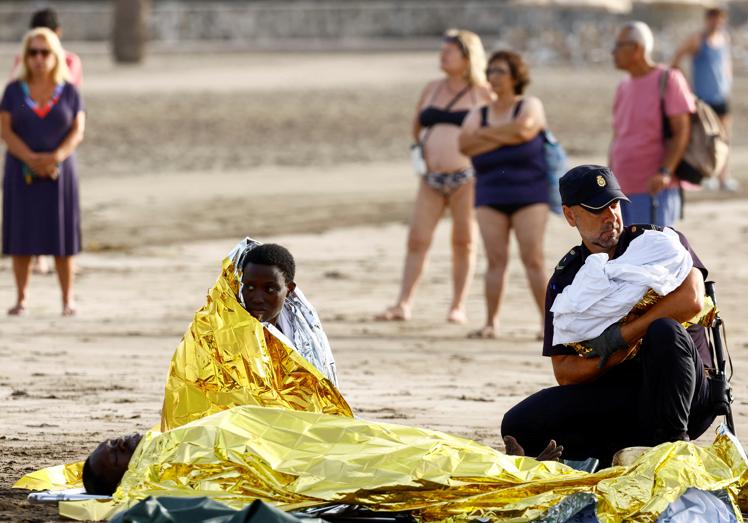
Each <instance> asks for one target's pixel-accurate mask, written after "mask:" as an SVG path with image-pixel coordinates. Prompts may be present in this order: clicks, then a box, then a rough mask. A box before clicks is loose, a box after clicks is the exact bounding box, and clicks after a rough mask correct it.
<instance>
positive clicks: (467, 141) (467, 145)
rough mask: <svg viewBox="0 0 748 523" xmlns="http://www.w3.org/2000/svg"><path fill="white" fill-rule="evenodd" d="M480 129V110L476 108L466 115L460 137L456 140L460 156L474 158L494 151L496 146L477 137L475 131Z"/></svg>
mask: <svg viewBox="0 0 748 523" xmlns="http://www.w3.org/2000/svg"><path fill="white" fill-rule="evenodd" d="M481 129H482V127H481V108H480V107H476V108H475V109H473V110H472V111H470V113H468V115H467V116H466V117H465V121H464V122H462V127H461V129H460V136H459V137H458V139H457V143H458V146H459V149H460V152H461V153H462V154H464V155H465V156H475V155H478V154H481V153H484V152H486V151H490V150H492V149H496V145H495V144H494V143H493V142H492V141H490V140H487V139H485V138H480V137H479V136H478V134H477V131H480V130H481Z"/></svg>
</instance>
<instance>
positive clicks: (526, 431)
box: [501, 319, 715, 466]
mask: <svg viewBox="0 0 748 523" xmlns="http://www.w3.org/2000/svg"><path fill="white" fill-rule="evenodd" d="M714 418H715V415H714V414H712V409H711V408H710V405H709V386H708V381H707V379H706V378H705V376H704V365H703V363H702V361H701V356H700V355H699V352H698V351H697V350H696V347H695V346H694V343H693V340H692V339H691V336H690V335H689V334H688V332H686V330H685V329H684V328H683V326H682V325H680V324H679V323H677V322H676V321H674V320H671V319H660V320H656V321H654V322H653V323H652V324H651V325H650V327H649V329H648V330H647V333H646V335H645V336H644V340H643V343H642V347H641V349H640V351H639V354H638V355H637V356H636V358H634V359H633V360H631V361H628V362H624V363H622V364H620V365H618V366H617V367H615V368H614V369H612V370H611V371H610V372H608V373H607V374H605V375H604V376H602V377H601V378H599V379H598V380H597V381H595V382H592V383H586V384H581V385H562V386H558V387H551V388H548V389H543V390H541V391H539V392H536V393H535V394H533V395H532V396H530V397H528V398H527V399H525V400H524V401H522V402H520V403H519V404H517V405H515V406H514V407H513V408H512V409H511V410H510V411H509V412H507V413H506V415H505V416H504V419H503V420H502V422H501V434H502V435H504V436H514V437H515V438H517V441H518V442H519V444H520V445H522V446H523V447H524V449H525V452H526V454H527V455H528V456H536V455H538V454H539V453H540V452H541V451H542V450H543V449H544V448H545V446H546V445H547V444H548V441H549V440H551V439H554V440H556V442H557V443H558V444H560V445H563V446H564V457H565V458H568V459H586V458H588V457H595V458H597V459H599V460H600V463H601V465H602V466H607V465H609V464H610V461H611V459H612V457H613V454H615V453H616V452H617V451H618V450H620V449H622V448H625V447H632V446H638V445H657V444H659V443H663V442H665V441H673V440H676V439H682V437H683V436H684V435H685V434H687V435H688V436H690V437H691V438H692V439H694V438H697V437H699V436H700V435H701V434H703V433H704V431H705V430H706V429H707V428H708V427H709V425H711V423H712V421H714Z"/></svg>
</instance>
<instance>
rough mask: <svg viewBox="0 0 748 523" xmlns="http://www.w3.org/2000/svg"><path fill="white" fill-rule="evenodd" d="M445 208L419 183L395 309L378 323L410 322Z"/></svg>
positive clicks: (441, 199) (436, 195)
mask: <svg viewBox="0 0 748 523" xmlns="http://www.w3.org/2000/svg"><path fill="white" fill-rule="evenodd" d="M445 205H446V202H445V199H444V196H443V195H442V194H441V193H439V192H438V191H436V190H434V189H432V188H431V187H429V186H428V185H426V183H425V182H423V181H422V182H421V184H420V186H419V187H418V195H417V196H416V203H415V206H414V209H413V218H412V219H411V222H410V231H409V233H408V246H407V254H406V255H405V268H404V269H403V281H402V284H401V286H400V296H399V297H398V299H397V303H396V304H395V305H394V306H392V307H390V308H388V309H387V310H386V311H384V312H383V313H382V314H379V315H377V317H376V318H377V319H378V320H407V319H410V308H411V303H412V301H413V291H414V290H415V288H416V285H417V284H418V281H419V280H420V279H421V275H422V274H423V271H424V269H425V267H426V256H427V254H428V251H429V247H430V246H431V240H432V238H433V236H434V230H435V229H436V225H437V224H438V223H439V219H440V218H441V216H442V214H443V213H444V207H445Z"/></svg>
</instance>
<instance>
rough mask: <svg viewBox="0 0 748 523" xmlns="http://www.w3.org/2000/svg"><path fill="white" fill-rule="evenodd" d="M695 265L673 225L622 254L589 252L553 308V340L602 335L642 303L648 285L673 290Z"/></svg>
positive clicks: (643, 238) (661, 292)
mask: <svg viewBox="0 0 748 523" xmlns="http://www.w3.org/2000/svg"><path fill="white" fill-rule="evenodd" d="M692 267H693V259H692V258H691V254H690V253H689V252H688V251H687V250H686V249H685V247H683V245H682V244H681V243H680V240H679V238H678V234H677V233H676V232H675V231H674V230H672V229H668V228H666V229H664V230H663V231H662V232H660V231H650V230H648V231H644V233H643V234H642V235H641V236H638V237H637V238H634V240H633V241H632V242H631V243H630V244H629V247H628V249H626V252H624V253H623V254H622V255H621V256H619V257H618V258H616V259H614V260H610V261H608V255H607V254H605V253H599V254H590V255H589V256H588V257H587V260H586V261H585V262H584V265H583V266H582V268H581V269H579V272H577V274H576V276H575V277H574V281H573V282H572V283H571V285H568V286H567V287H566V288H565V289H564V290H563V292H562V293H561V294H559V295H558V296H556V300H555V301H554V302H553V306H552V307H551V312H553V344H554V345H556V344H559V343H576V342H580V341H585V340H589V339H592V338H595V337H597V336H599V335H600V334H602V332H603V331H604V330H605V329H606V327H608V326H609V325H611V324H613V323H615V322H617V321H619V320H620V319H621V318H623V317H624V316H626V314H628V313H629V311H631V309H632V308H633V307H634V305H636V304H637V303H639V301H640V300H641V299H642V297H643V296H644V294H645V293H646V292H647V290H648V289H652V290H653V291H655V292H656V293H657V294H659V295H660V296H665V295H666V294H669V293H670V292H672V291H673V290H675V289H676V288H678V286H680V284H681V283H683V281H684V280H685V279H686V277H687V276H688V274H689V273H690V272H691V268H692Z"/></svg>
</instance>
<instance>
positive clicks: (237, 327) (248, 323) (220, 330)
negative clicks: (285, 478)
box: [161, 258, 353, 431]
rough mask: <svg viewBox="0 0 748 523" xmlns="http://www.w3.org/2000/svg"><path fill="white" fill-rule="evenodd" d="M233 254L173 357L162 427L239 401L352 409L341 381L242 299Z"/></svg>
mask: <svg viewBox="0 0 748 523" xmlns="http://www.w3.org/2000/svg"><path fill="white" fill-rule="evenodd" d="M238 293H239V281H238V280H237V277H236V275H235V274H234V266H233V265H232V263H231V260H230V259H228V258H226V259H225V260H224V261H223V265H222V272H221V276H220V277H219V278H218V281H217V282H216V284H215V285H214V286H213V288H212V289H211V290H210V291H209V292H208V298H207V301H206V303H205V305H204V306H203V307H201V308H200V309H199V310H198V311H197V312H196V313H195V317H194V319H193V320H192V323H191V324H190V326H189V327H188V328H187V332H186V333H185V334H184V337H183V338H182V341H181V342H180V344H179V346H178V347H177V350H176V351H175V353H174V356H173V357H172V359H171V364H170V365H169V374H168V377H167V379H166V387H165V390H164V405H163V408H162V410H161V430H162V431H165V430H169V429H171V428H174V427H178V426H180V425H183V424H185V423H189V422H191V421H194V420H197V419H200V418H202V417H205V416H209V415H211V414H214V413H216V412H219V411H222V410H224V409H228V408H231V407H234V406H237V405H260V406H265V407H281V408H287V409H291V410H301V411H305V412H324V413H326V414H337V415H340V416H352V415H353V414H352V413H351V408H350V407H349V406H348V403H346V401H345V399H343V396H342V395H341V394H340V392H339V391H338V390H337V388H336V387H335V386H334V385H333V384H332V383H330V381H329V380H327V378H325V377H324V376H323V375H322V373H320V372H319V371H318V370H317V369H316V368H315V367H314V365H312V364H311V363H309V362H308V361H307V360H306V359H305V358H304V357H303V356H301V355H300V354H299V353H298V352H296V351H295V350H294V349H292V348H290V347H287V346H286V345H284V344H283V343H282V342H281V341H280V340H278V339H277V338H276V337H275V336H273V335H272V334H271V333H270V332H268V330H267V329H265V328H264V327H263V326H262V324H261V323H260V322H259V321H257V320H256V319H255V318H253V317H252V315H251V314H249V313H248V312H247V311H246V310H245V309H244V307H242V306H241V304H240V303H239V301H238V300H237V298H236V296H237V294H238Z"/></svg>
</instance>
